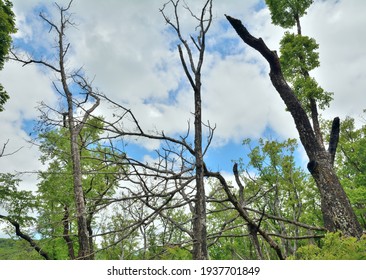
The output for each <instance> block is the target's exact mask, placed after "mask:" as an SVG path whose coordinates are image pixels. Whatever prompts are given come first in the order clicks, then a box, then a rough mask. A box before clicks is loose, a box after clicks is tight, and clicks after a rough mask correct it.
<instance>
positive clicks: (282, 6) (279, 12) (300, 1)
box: [266, 0, 313, 28]
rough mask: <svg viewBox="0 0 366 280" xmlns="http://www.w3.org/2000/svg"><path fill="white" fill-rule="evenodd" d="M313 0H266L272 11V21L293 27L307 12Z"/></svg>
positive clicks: (283, 26) (282, 25)
mask: <svg viewBox="0 0 366 280" xmlns="http://www.w3.org/2000/svg"><path fill="white" fill-rule="evenodd" d="M312 3H313V0H266V4H267V6H268V7H269V9H270V11H271V17H272V23H273V24H275V25H279V26H281V27H282V28H291V27H293V26H294V25H295V24H296V20H297V19H299V18H300V17H302V16H303V15H305V14H306V10H307V9H308V8H309V7H310V5H311V4H312Z"/></svg>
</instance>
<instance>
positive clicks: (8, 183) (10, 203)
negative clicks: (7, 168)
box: [0, 173, 38, 225]
mask: <svg viewBox="0 0 366 280" xmlns="http://www.w3.org/2000/svg"><path fill="white" fill-rule="evenodd" d="M19 182H20V180H19V179H18V178H17V177H16V176H15V175H13V174H8V173H5V174H0V208H1V209H3V210H4V211H5V212H6V214H7V217H8V218H10V219H14V220H16V221H17V222H18V223H19V224H21V225H30V224H31V223H32V222H33V221H34V219H35V218H34V217H32V216H31V215H30V214H31V213H32V212H33V211H34V210H35V209H36V208H37V206H38V204H37V201H36V198H35V197H34V195H33V194H32V192H31V191H25V190H19V189H18V185H19ZM1 221H2V220H1V219H0V222H1Z"/></svg>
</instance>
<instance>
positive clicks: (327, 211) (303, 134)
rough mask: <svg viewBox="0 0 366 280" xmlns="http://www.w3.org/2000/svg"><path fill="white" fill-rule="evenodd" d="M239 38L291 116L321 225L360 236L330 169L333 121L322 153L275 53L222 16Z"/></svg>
mask: <svg viewBox="0 0 366 280" xmlns="http://www.w3.org/2000/svg"><path fill="white" fill-rule="evenodd" d="M226 18H227V19H228V21H229V22H230V24H231V25H232V26H233V28H234V29H235V31H236V32H237V33H238V35H239V37H240V38H241V39H242V40H243V41H244V42H245V43H246V44H247V45H248V46H250V47H252V48H253V49H255V50H257V51H258V52H259V53H260V54H261V55H262V56H263V57H264V58H265V59H266V60H267V62H268V63H269V66H270V73H269V76H270V79H271V81H272V84H273V86H274V87H275V88H276V90H277V92H278V93H279V95H280V97H281V98H282V100H283V101H284V103H285V104H286V107H287V109H288V110H289V112H290V113H291V115H292V117H293V119H294V122H295V125H296V128H297V131H298V133H299V136H300V140H301V143H302V144H303V146H304V148H305V151H306V153H307V155H308V157H309V163H308V169H309V171H310V173H311V175H312V176H313V178H314V180H315V182H316V184H317V187H318V189H319V192H320V195H321V209H322V213H323V220H324V226H325V228H326V229H327V230H329V231H337V230H340V231H342V232H343V233H344V234H345V235H349V236H355V237H360V236H361V235H362V228H361V225H360V224H359V222H358V221H357V217H356V215H355V213H354V211H353V209H352V207H351V204H350V202H349V200H348V197H347V195H346V193H345V192H344V190H343V188H342V186H341V184H340V182H339V180H338V177H337V175H336V174H335V171H334V169H333V159H334V153H335V146H336V141H337V139H338V137H337V135H336V133H337V119H335V120H334V123H335V124H334V129H333V130H332V136H331V143H330V144H329V149H328V150H326V149H325V148H324V146H323V145H322V143H320V142H319V141H318V139H317V133H316V132H315V131H314V129H313V127H312V126H311V123H310V120H309V118H308V116H307V114H306V112H305V110H304V108H303V107H302V105H301V103H300V102H299V100H298V99H297V98H296V96H295V94H294V92H293V90H292V89H291V87H290V86H289V85H288V83H287V82H286V80H285V78H284V76H283V73H282V70H281V65H280V61H279V57H278V55H277V53H276V52H275V51H271V50H270V49H269V48H268V47H267V45H266V44H265V43H264V41H263V40H262V39H261V38H255V37H253V36H252V35H251V34H250V33H249V32H248V30H247V29H246V28H245V27H244V25H243V24H242V22H241V21H240V20H238V19H235V18H232V17H230V16H226Z"/></svg>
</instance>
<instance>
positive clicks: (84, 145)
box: [37, 118, 125, 259]
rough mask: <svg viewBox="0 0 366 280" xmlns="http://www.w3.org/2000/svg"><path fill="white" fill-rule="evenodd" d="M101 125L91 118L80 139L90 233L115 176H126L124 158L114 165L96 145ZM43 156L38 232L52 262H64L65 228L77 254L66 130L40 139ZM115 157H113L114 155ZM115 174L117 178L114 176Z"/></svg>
mask: <svg viewBox="0 0 366 280" xmlns="http://www.w3.org/2000/svg"><path fill="white" fill-rule="evenodd" d="M101 127H102V122H101V121H100V120H99V119H98V118H91V119H89V120H88V121H87V123H86V124H85V126H84V128H83V130H82V131H81V133H80V135H79V141H78V144H79V146H80V155H81V169H82V173H83V177H82V186H83V190H84V197H85V204H86V207H87V211H88V222H89V223H90V224H89V225H88V226H89V229H90V230H91V229H92V227H93V221H94V219H95V217H96V214H97V212H98V211H99V209H103V208H104V207H103V203H108V202H106V200H105V199H106V198H110V197H111V196H112V195H113V194H114V193H115V190H116V187H117V180H116V176H117V175H118V174H123V173H124V172H125V165H124V162H123V158H124V155H123V154H122V155H120V162H119V163H113V164H112V163H111V162H113V159H112V158H111V157H112V154H113V153H112V151H111V150H110V149H109V148H106V147H104V146H103V145H102V143H101V142H100V141H99V137H100V134H101V133H102V130H101ZM40 139H41V145H40V150H41V152H42V155H41V158H40V159H41V161H42V162H43V163H46V162H47V163H48V169H47V170H46V171H45V172H41V173H40V175H39V177H40V183H39V185H38V191H37V194H38V196H37V198H38V201H39V209H38V213H39V215H38V229H39V232H40V233H41V234H42V238H44V239H47V240H48V241H47V249H48V252H50V254H51V255H52V257H53V258H55V259H67V258H69V257H70V256H68V248H67V246H66V245H67V244H66V241H65V240H64V239H63V236H64V235H65V225H67V229H68V233H67V235H68V237H70V239H71V241H72V242H73V246H74V251H75V252H76V251H77V247H76V246H77V236H76V233H77V225H76V219H75V202H74V188H73V172H72V170H73V167H72V164H73V163H72V160H71V155H70V136H69V130H68V129H67V128H60V129H55V130H50V131H46V132H44V133H42V134H41V135H40ZM113 155H114V156H117V155H116V153H114V154H113ZM116 174H117V175H116Z"/></svg>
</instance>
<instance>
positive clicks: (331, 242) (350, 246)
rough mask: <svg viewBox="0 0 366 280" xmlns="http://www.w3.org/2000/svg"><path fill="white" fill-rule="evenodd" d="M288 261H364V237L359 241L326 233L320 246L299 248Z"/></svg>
mask: <svg viewBox="0 0 366 280" xmlns="http://www.w3.org/2000/svg"><path fill="white" fill-rule="evenodd" d="M289 259H297V260H365V259H366V236H365V235H364V236H363V237H361V238H360V239H357V238H355V237H345V236H342V235H341V234H340V233H338V232H336V233H327V234H326V235H325V238H324V239H322V240H321V241H320V245H319V246H317V245H315V244H312V245H307V246H303V247H301V248H299V249H298V250H297V252H296V254H295V255H294V256H292V257H290V258H289Z"/></svg>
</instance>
